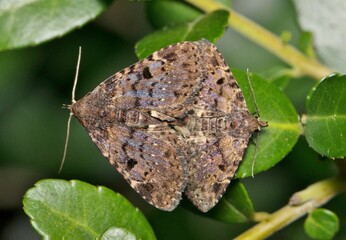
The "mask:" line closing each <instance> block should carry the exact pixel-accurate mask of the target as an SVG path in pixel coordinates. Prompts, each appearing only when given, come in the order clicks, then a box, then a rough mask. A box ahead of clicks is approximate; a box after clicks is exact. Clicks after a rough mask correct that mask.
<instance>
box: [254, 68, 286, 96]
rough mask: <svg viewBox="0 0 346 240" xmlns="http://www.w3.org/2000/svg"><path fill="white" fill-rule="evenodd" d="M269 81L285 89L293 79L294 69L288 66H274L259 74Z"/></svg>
mask: <svg viewBox="0 0 346 240" xmlns="http://www.w3.org/2000/svg"><path fill="white" fill-rule="evenodd" d="M259 75H260V76H261V77H263V78H264V79H266V80H267V81H268V82H270V83H272V84H274V85H275V86H277V87H278V88H279V89H280V90H284V89H285V88H286V87H287V85H288V84H289V83H290V81H291V79H292V70H291V69H289V68H287V66H278V65H276V66H273V67H271V68H269V69H266V70H265V71H263V72H261V73H260V74H259Z"/></svg>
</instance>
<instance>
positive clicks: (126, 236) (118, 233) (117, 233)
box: [101, 227, 137, 240]
mask: <svg viewBox="0 0 346 240" xmlns="http://www.w3.org/2000/svg"><path fill="white" fill-rule="evenodd" d="M112 239H119V240H120V239H121V240H136V239H137V238H136V236H135V235H133V234H132V233H131V232H129V231H128V230H126V229H123V228H118V227H110V228H109V229H107V231H106V232H105V233H104V234H103V235H102V237H101V240H112Z"/></svg>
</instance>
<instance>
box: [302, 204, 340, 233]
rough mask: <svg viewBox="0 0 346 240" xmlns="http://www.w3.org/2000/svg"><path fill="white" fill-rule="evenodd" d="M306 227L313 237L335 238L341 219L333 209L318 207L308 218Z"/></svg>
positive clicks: (305, 223) (306, 230)
mask: <svg viewBox="0 0 346 240" xmlns="http://www.w3.org/2000/svg"><path fill="white" fill-rule="evenodd" d="M304 229H305V232H306V233H307V234H308V235H309V237H311V238H312V239H321V240H327V239H333V237H334V235H335V234H336V233H337V232H338V230H339V219H338V216H337V215H336V214H335V213H333V212H332V211H329V210H327V209H323V208H318V209H315V210H314V211H313V212H311V213H310V214H309V216H308V217H307V218H306V220H305V222H304Z"/></svg>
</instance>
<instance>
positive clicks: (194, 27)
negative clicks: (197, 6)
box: [136, 10, 229, 59]
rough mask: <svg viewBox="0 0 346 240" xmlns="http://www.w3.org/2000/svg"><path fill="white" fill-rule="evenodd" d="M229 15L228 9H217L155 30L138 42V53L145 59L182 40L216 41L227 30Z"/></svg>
mask: <svg viewBox="0 0 346 240" xmlns="http://www.w3.org/2000/svg"><path fill="white" fill-rule="evenodd" d="M228 17H229V13H228V12H227V11H225V10H217V11H214V12H212V13H210V14H207V15H202V16H200V17H198V18H196V19H195V20H194V21H193V22H190V23H185V24H180V25H177V26H175V27H171V28H165V29H163V30H161V31H157V32H154V33H152V34H150V35H148V36H146V37H144V38H143V39H142V40H140V41H139V42H137V44H136V54H137V56H138V58H139V59H143V58H145V57H147V56H149V55H150V54H152V53H153V52H155V51H157V50H159V49H161V48H163V47H166V46H168V45H170V44H174V43H177V42H181V41H197V40H200V39H202V38H206V39H208V40H209V41H210V42H212V43H214V42H215V41H216V40H217V39H218V38H220V37H221V36H222V34H223V32H224V31H225V28H226V26H227V21H228Z"/></svg>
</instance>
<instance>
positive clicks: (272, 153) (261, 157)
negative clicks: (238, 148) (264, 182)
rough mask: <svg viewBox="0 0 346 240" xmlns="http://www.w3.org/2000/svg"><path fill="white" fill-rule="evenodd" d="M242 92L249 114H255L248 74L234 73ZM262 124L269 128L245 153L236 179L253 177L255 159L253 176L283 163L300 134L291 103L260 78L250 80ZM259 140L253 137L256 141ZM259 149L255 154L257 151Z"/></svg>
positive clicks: (264, 130) (260, 133) (261, 132)
mask: <svg viewBox="0 0 346 240" xmlns="http://www.w3.org/2000/svg"><path fill="white" fill-rule="evenodd" d="M232 72H233V75H234V76H235V78H236V80H237V82H238V84H239V86H240V88H241V89H242V91H243V94H244V97H245V100H246V103H247V106H248V108H249V111H250V112H256V111H257V109H256V107H255V105H254V100H253V98H252V94H251V88H250V86H249V79H248V75H247V72H244V71H241V70H236V69H232ZM249 78H250V82H251V85H252V88H253V90H254V95H255V99H256V104H257V106H258V110H259V111H260V117H261V120H263V121H267V122H268V127H266V128H262V129H261V131H260V132H259V133H258V135H257V136H258V138H256V139H255V142H256V147H255V145H254V144H253V143H252V144H250V145H249V146H248V148H247V149H246V152H245V156H244V158H243V161H242V162H241V164H240V167H239V169H238V171H237V172H236V175H237V177H240V178H243V177H248V176H251V173H252V162H253V161H254V160H253V159H254V155H256V156H255V165H254V173H258V172H262V171H264V170H267V169H269V168H271V167H273V166H274V165H275V164H276V163H278V162H279V161H281V160H282V159H283V158H284V157H285V156H286V155H287V154H288V153H289V152H290V151H291V150H292V148H293V146H294V145H295V143H296V142H297V139H298V137H299V135H300V133H301V126H300V123H299V121H298V114H297V112H296V110H295V109H294V107H293V105H292V104H291V102H290V101H289V99H288V98H287V97H286V96H285V95H284V94H283V93H282V92H281V91H280V90H279V89H278V88H277V87H276V86H274V85H273V84H270V83H268V82H267V81H265V80H264V79H262V78H261V77H259V76H257V75H255V74H251V75H250V76H249ZM255 136H256V134H255V135H253V138H254V137H255ZM255 148H256V154H255V153H254V150H255Z"/></svg>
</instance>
